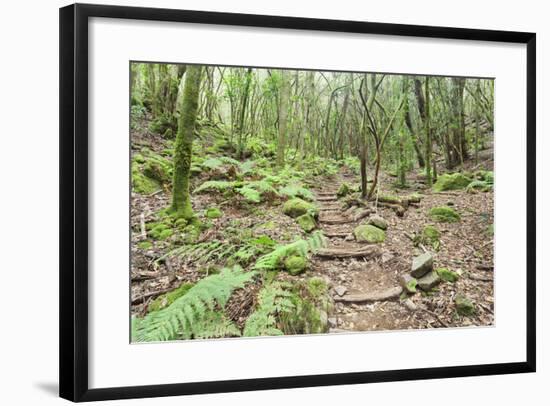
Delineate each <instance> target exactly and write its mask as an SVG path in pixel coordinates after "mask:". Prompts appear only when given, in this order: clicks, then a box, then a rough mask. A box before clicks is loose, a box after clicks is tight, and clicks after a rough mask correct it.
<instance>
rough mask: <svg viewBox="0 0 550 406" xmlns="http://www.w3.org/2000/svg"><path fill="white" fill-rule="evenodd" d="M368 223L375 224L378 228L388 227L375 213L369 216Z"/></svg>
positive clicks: (384, 228)
mask: <svg viewBox="0 0 550 406" xmlns="http://www.w3.org/2000/svg"><path fill="white" fill-rule="evenodd" d="M368 224H370V225H372V226H375V227H377V228H379V229H380V230H386V229H387V228H388V222H387V221H386V220H384V219H383V218H382V217H380V216H379V215H376V214H375V215H374V216H372V217H370V218H369V220H368Z"/></svg>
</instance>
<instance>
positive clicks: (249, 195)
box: [237, 186, 262, 203]
mask: <svg viewBox="0 0 550 406" xmlns="http://www.w3.org/2000/svg"><path fill="white" fill-rule="evenodd" d="M237 191H238V192H239V194H241V195H242V196H244V198H245V200H246V201H247V202H250V203H260V202H261V201H262V198H261V195H260V192H258V191H257V190H256V189H252V188H251V187H249V186H243V187H241V188H239V189H237Z"/></svg>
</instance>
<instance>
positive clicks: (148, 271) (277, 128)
mask: <svg viewBox="0 0 550 406" xmlns="http://www.w3.org/2000/svg"><path fill="white" fill-rule="evenodd" d="M129 75H130V97H129V103H130V106H129V108H130V148H131V151H130V152H131V160H130V172H131V196H130V205H131V207H130V229H131V230H130V231H131V233H130V235H131V236H130V249H131V269H130V277H131V287H130V288H131V298H130V302H131V303H130V310H131V320H130V322H131V341H132V342H152V341H169V340H183V339H212V338H230V337H255V336H281V335H293V334H333V333H335V334H337V333H349V332H357V331H380V330H407V329H417V330H418V329H425V328H446V327H467V326H489V325H492V324H493V323H494V292H493V273H494V269H493V232H494V231H493V230H494V225H493V206H494V203H493V188H494V175H493V130H494V122H493V109H494V81H493V80H492V79H487V78H466V77H443V76H419V75H405V74H384V73H371V72H367V73H364V72H332V71H313V70H286V69H270V68H252V67H225V66H205V65H202V66H201V65H191V64H187V65H186V64H154V63H137V62H132V63H131V64H130V72H129Z"/></svg>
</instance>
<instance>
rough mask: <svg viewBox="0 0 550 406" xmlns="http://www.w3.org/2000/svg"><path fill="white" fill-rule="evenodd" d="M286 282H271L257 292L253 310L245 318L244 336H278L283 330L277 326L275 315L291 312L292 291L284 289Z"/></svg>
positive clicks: (292, 306)
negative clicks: (256, 301)
mask: <svg viewBox="0 0 550 406" xmlns="http://www.w3.org/2000/svg"><path fill="white" fill-rule="evenodd" d="M288 287H289V285H288V284H284V283H280V282H272V283H270V284H267V285H265V286H264V287H263V288H262V289H261V290H260V292H259V293H258V303H257V305H256V309H255V310H254V312H253V313H252V314H251V315H250V316H249V317H248V319H247V320H246V324H245V326H244V332H243V335H244V336H246V337H256V336H278V335H283V332H282V331H281V330H280V329H278V328H277V315H279V314H281V313H284V312H292V310H293V308H294V304H293V303H292V301H291V300H290V298H291V297H292V293H291V292H289V291H288V290H286V289H285V288H288Z"/></svg>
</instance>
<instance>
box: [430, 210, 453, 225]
mask: <svg viewBox="0 0 550 406" xmlns="http://www.w3.org/2000/svg"><path fill="white" fill-rule="evenodd" d="M428 215H429V216H430V218H431V219H432V220H434V221H437V222H439V223H456V222H457V221H460V214H458V212H456V211H455V210H454V209H452V208H450V207H447V206H441V207H433V208H432V209H430V211H429V212H428Z"/></svg>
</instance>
